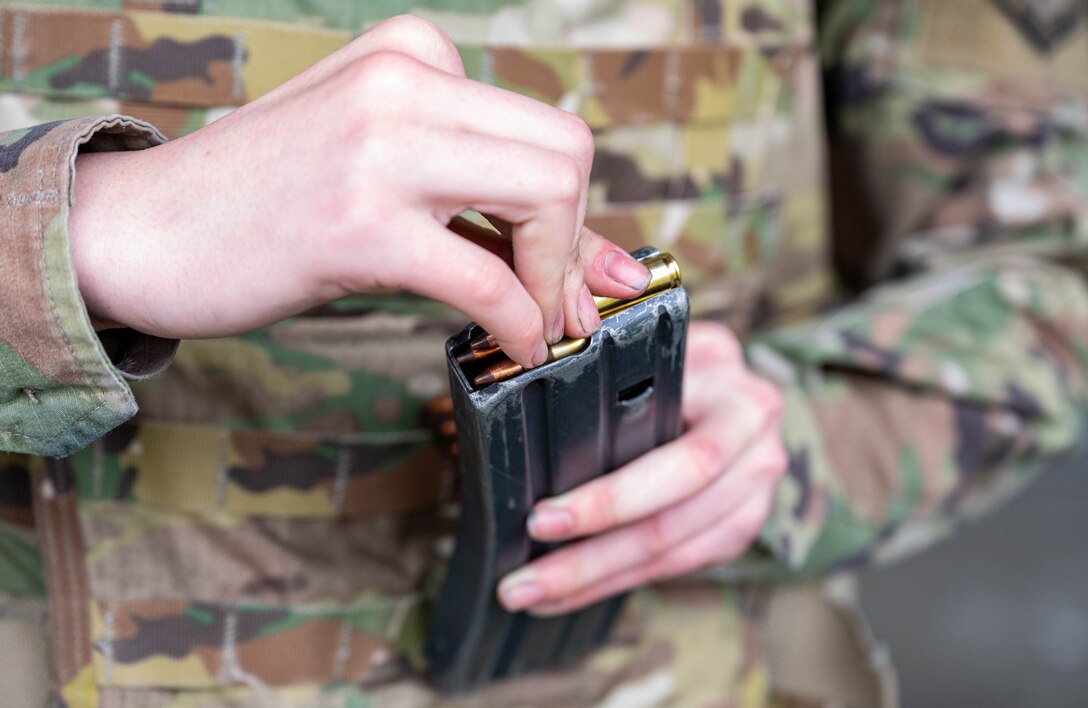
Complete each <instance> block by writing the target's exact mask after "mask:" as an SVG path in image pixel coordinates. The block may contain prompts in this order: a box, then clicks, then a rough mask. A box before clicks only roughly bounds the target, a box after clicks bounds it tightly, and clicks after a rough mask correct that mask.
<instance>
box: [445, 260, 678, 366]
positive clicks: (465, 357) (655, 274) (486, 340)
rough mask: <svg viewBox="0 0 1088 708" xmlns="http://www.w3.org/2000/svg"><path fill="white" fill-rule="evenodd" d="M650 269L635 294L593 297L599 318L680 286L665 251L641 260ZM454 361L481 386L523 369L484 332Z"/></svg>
mask: <svg viewBox="0 0 1088 708" xmlns="http://www.w3.org/2000/svg"><path fill="white" fill-rule="evenodd" d="M642 264H643V265H644V266H646V268H647V269H648V270H649V271H650V284H649V285H647V286H646V289H645V290H644V291H643V292H642V294H641V295H639V296H638V297H634V298H631V299H629V300H623V299H619V298H613V297H595V298H593V300H594V302H595V303H596V304H597V312H598V313H600V315H601V319H604V318H605V317H608V316H609V315H614V314H616V313H617V312H621V311H622V310H625V309H627V308H628V307H631V306H632V305H634V304H635V303H639V302H642V301H643V300H646V299H648V298H651V297H653V296H654V295H656V294H658V293H660V292H663V291H665V290H669V289H670V288H674V287H677V286H679V285H680V266H679V265H677V263H676V260H675V259H673V257H672V256H670V255H669V254H668V253H660V252H655V253H654V254H653V255H652V256H650V257H649V258H647V259H645V260H643V261H642ZM587 344H589V339H569V338H568V339H562V340H560V341H559V342H557V343H555V344H553V345H552V346H550V347H548V359H547V361H549V362H552V361H557V360H559V359H564V358H566V357H568V356H573V355H575V354H577V353H578V352H580V351H582V350H583V349H585V348H586V345H587ZM457 363H458V364H460V365H461V369H462V371H464V373H465V376H467V377H468V378H469V379H470V380H471V381H472V382H473V384H475V385H476V386H477V387H479V388H482V387H484V386H489V385H491V384H493V383H497V382H499V381H505V380H507V379H511V378H513V377H515V376H517V375H518V374H520V373H521V372H523V371H525V368H524V367H522V366H521V365H519V364H516V363H514V362H513V361H512V360H510V359H509V358H508V357H506V356H504V355H503V353H502V349H501V348H500V347H499V343H498V341H497V340H496V339H495V338H494V337H493V336H491V335H490V334H488V333H486V332H484V333H483V334H481V335H480V336H478V337H476V338H475V339H473V340H472V341H470V342H469V343H468V345H467V346H466V347H465V348H464V350H463V351H461V352H458V353H457Z"/></svg>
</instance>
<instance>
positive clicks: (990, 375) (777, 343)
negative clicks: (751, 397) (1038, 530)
mask: <svg viewBox="0 0 1088 708" xmlns="http://www.w3.org/2000/svg"><path fill="white" fill-rule="evenodd" d="M750 354H751V358H752V361H753V363H754V364H755V365H756V367H757V368H759V369H760V370H762V371H763V372H764V373H767V374H769V375H771V376H772V377H774V378H776V379H777V380H779V381H780V382H781V383H782V384H783V387H784V389H785V390H786V400H787V404H786V408H785V416H784V421H783V432H784V436H785V439H786V444H787V447H788V449H789V451H790V467H789V470H788V473H787V476H786V477H785V478H784V481H783V483H781V484H780V485H779V490H778V495H777V498H776V501H775V507H774V510H773V513H772V517H771V520H770V522H769V523H768V524H767V525H766V526H765V528H764V530H763V536H762V540H763V542H764V544H765V545H766V547H767V548H769V549H770V550H771V551H772V552H773V553H774V555H775V556H776V558H777V559H778V560H780V561H782V562H784V563H785V565H787V566H788V567H789V568H791V569H792V570H794V571H800V572H810V571H817V570H824V569H827V568H828V567H839V566H843V565H850V564H854V563H862V562H868V561H870V560H882V559H884V558H886V557H888V556H891V555H895V554H897V553H899V552H902V551H904V550H909V549H910V548H911V547H912V546H917V545H920V544H925V543H928V542H930V541H931V540H933V539H934V538H936V537H939V536H941V535H942V534H943V533H945V532H947V531H949V530H951V529H952V528H954V525H955V524H956V523H957V522H958V521H959V520H960V519H963V518H964V517H970V516H972V515H974V514H977V513H979V512H981V511H984V510H985V509H986V508H987V507H989V506H992V505H993V504H994V503H995V502H996V501H998V500H1000V499H1001V498H1003V497H1005V496H1006V495H1007V494H1009V493H1011V492H1013V491H1015V490H1017V489H1018V488H1020V487H1021V486H1022V484H1023V483H1024V482H1026V481H1027V480H1028V479H1029V478H1030V475H1031V473H1033V472H1034V471H1036V470H1038V469H1039V468H1040V467H1041V466H1042V464H1041V463H1043V462H1044V461H1046V460H1048V459H1051V458H1053V457H1054V456H1055V455H1058V454H1060V453H1062V452H1065V451H1067V450H1068V449H1070V448H1071V447H1073V446H1074V445H1075V443H1076V440H1077V437H1078V435H1079V433H1080V431H1081V429H1082V422H1083V418H1084V412H1085V404H1086V400H1088V289H1086V288H1085V285H1084V282H1083V280H1082V279H1081V278H1080V276H1079V275H1078V274H1076V273H1074V272H1072V271H1069V270H1067V269H1065V268H1062V267H1059V266H1055V265H1052V264H1048V263H1043V262H1039V261H1035V260H1031V259H1026V258H1014V257H1001V258H995V259H992V260H988V261H981V262H976V263H973V264H971V265H968V266H963V267H959V268H951V269H948V270H946V271H942V272H939V273H931V274H926V275H923V276H919V277H917V278H914V279H910V280H908V281H906V282H904V283H901V284H898V285H894V286H886V287H883V288H878V289H876V290H875V291H874V292H873V294H872V295H870V296H869V297H867V298H866V299H865V300H863V301H862V302H859V303H858V304H856V305H854V306H851V307H849V308H846V309H844V310H842V311H841V312H839V313H837V314H836V315H834V316H832V317H830V318H828V319H826V320H824V321H821V322H818V323H814V324H808V325H803V326H798V327H795V328H792V329H788V330H782V331H779V332H775V333H773V334H770V335H767V336H766V337H764V338H762V339H761V340H760V341H758V342H757V343H756V344H754V345H753V346H752V347H751V349H750Z"/></svg>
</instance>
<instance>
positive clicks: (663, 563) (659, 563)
mask: <svg viewBox="0 0 1088 708" xmlns="http://www.w3.org/2000/svg"><path fill="white" fill-rule="evenodd" d="M773 496H774V487H771V486H769V487H765V488H762V489H760V490H758V491H756V492H755V493H754V494H753V495H752V496H751V497H749V498H748V499H747V500H746V501H745V502H744V503H743V504H742V505H741V506H740V507H738V508H737V509H736V510H735V511H734V512H733V513H732V514H729V515H728V516H726V517H724V518H723V519H722V520H721V521H719V522H718V523H717V524H715V525H714V526H712V527H710V528H709V529H706V530H705V531H702V532H700V533H698V534H696V535H694V536H692V537H691V538H689V539H688V540H686V541H683V542H682V543H680V544H678V545H677V546H676V547H675V548H673V549H671V550H670V551H668V552H667V553H664V554H662V555H660V556H658V557H656V558H654V559H652V560H649V561H647V562H645V563H643V564H641V565H638V566H636V567H634V568H630V569H628V570H625V571H622V572H620V573H617V574H616V575H611V576H609V577H607V578H605V579H603V580H601V581H600V582H597V583H594V584H593V585H590V586H589V587H586V588H584V589H582V590H579V591H578V592H575V593H573V594H571V595H568V596H566V597H563V598H561V599H559V600H557V601H556V602H551V603H546V604H539V605H534V606H533V607H532V608H531V609H530V613H531V614H533V615H539V616H550V615H557V614H564V613H567V612H573V611H575V610H578V609H580V608H582V607H586V606H587V605H591V604H593V603H595V602H598V601H600V600H602V599H604V598H606V597H611V596H613V595H618V594H619V593H622V592H626V591H628V590H631V589H633V588H636V587H639V586H642V585H646V584H648V583H651V582H654V581H657V580H664V579H666V578H674V577H676V576H679V575H684V574H686V573H691V572H694V571H697V570H701V569H702V568H706V567H709V566H712V565H718V564H721V563H728V562H730V561H732V560H733V559H735V558H736V557H737V556H739V555H740V554H741V553H743V552H744V551H745V550H746V549H747V548H748V547H749V546H750V545H751V544H752V540H753V539H754V538H755V537H756V535H757V534H758V533H759V529H760V527H761V526H762V523H763V520H764V519H765V518H766V517H767V512H768V510H769V509H770V507H771V500H772V499H773Z"/></svg>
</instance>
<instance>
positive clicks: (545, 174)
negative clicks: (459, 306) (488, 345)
mask: <svg viewBox="0 0 1088 708" xmlns="http://www.w3.org/2000/svg"><path fill="white" fill-rule="evenodd" d="M410 146H411V147H410V149H411V151H412V153H413V154H425V155H432V156H433V158H432V159H427V160H421V161H419V162H418V164H416V167H415V169H414V170H412V171H411V172H410V175H406V176H405V180H407V181H408V184H406V188H408V189H412V190H413V191H418V190H423V191H424V194H425V195H426V197H427V200H428V201H429V202H432V203H436V204H444V205H445V206H446V208H447V209H448V211H449V212H450V213H452V214H457V213H460V212H462V211H464V210H465V209H466V208H471V209H475V210H476V211H479V212H482V213H488V214H495V215H496V216H498V217H500V218H502V219H505V220H507V221H509V222H511V223H512V224H514V227H513V237H512V244H513V254H514V268H515V270H516V271H517V274H518V278H519V279H520V280H521V282H522V283H523V285H524V287H525V289H526V290H527V291H528V292H529V294H530V295H531V296H532V297H533V299H534V300H536V302H537V304H538V305H539V306H540V310H541V313H542V326H543V327H544V332H545V335H546V338H547V339H548V340H549V341H550V342H555V341H558V339H559V338H561V337H562V335H563V331H564V328H563V324H564V315H563V299H564V286H565V284H566V273H567V270H568V264H569V262H570V259H571V251H572V249H573V248H574V246H575V244H574V239H573V237H574V233H575V225H576V222H577V209H578V199H579V194H580V190H581V176H580V174H579V172H578V168H577V167H576V166H575V165H574V163H573V162H572V161H571V160H570V158H569V157H567V156H566V155H563V154H561V153H558V152H555V151H552V150H547V149H543V148H538V147H534V146H531V145H526V144H524V143H517V142H511V141H508V140H502V139H497V138H493V137H491V136H485V135H479V134H472V133H455V132H450V131H447V130H439V129H428V130H421V131H418V132H417V133H415V134H413V135H412V136H411V140H410ZM394 157H400V156H391V158H394ZM481 324H483V323H481ZM492 334H495V335H496V336H498V333H497V332H492ZM500 339H501V338H500Z"/></svg>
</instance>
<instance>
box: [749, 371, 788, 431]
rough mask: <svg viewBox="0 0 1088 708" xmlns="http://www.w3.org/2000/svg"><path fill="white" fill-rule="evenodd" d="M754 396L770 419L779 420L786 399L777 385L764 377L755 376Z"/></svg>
mask: <svg viewBox="0 0 1088 708" xmlns="http://www.w3.org/2000/svg"><path fill="white" fill-rule="evenodd" d="M752 396H753V398H754V399H755V400H756V402H757V404H758V405H759V407H760V408H761V409H762V410H763V412H764V415H765V416H766V417H767V419H768V420H772V421H778V420H779V419H780V418H781V417H782V408H783V405H784V401H783V398H782V392H781V391H780V390H779V389H778V387H777V386H775V385H774V384H772V383H770V382H769V381H766V380H764V379H761V378H758V377H753V385H752Z"/></svg>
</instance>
